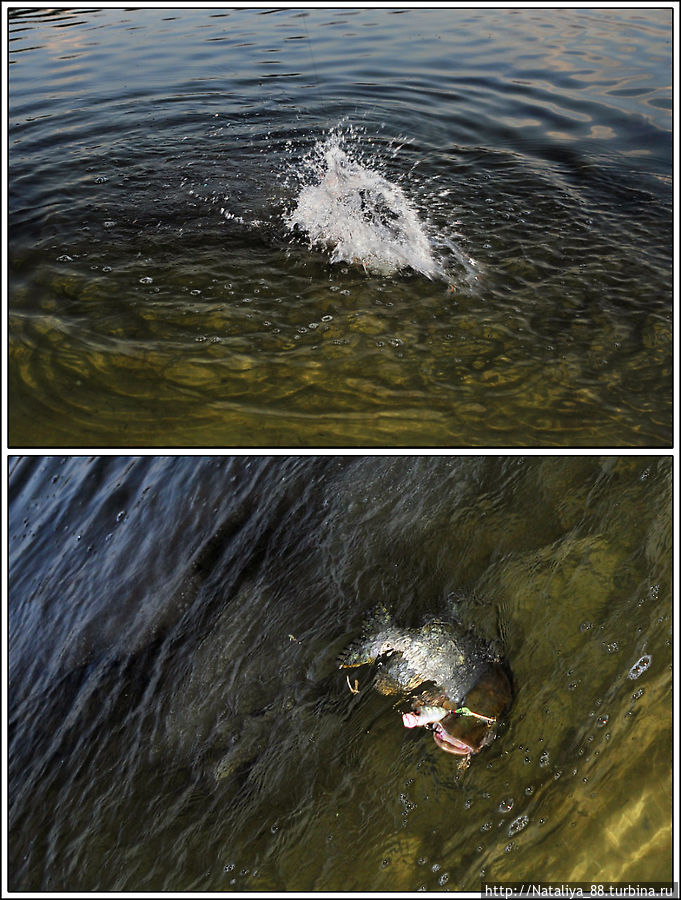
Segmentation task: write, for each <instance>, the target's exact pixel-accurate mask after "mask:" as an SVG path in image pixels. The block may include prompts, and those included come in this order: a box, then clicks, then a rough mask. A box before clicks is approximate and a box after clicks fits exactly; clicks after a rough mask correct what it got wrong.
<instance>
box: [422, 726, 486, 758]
mask: <svg viewBox="0 0 681 900" xmlns="http://www.w3.org/2000/svg"><path fill="white" fill-rule="evenodd" d="M433 738H434V740H435V743H436V744H437V745H438V747H439V748H440V750H444V751H445V753H453V754H454V755H455V756H470V755H471V753H477V752H478V751H477V750H476V748H475V747H472V746H471V745H470V744H468V743H467V742H466V741H462V740H460V739H459V738H457V737H455V736H454V735H453V734H449V733H448V732H447V731H445V729H444V728H443V727H442V725H440V723H439V722H437V723H436V724H435V725H434V726H433Z"/></svg>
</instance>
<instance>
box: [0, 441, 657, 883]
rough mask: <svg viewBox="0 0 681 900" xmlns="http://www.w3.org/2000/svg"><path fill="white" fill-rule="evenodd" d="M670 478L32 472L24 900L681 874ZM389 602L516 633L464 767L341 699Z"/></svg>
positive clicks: (18, 587) (12, 879) (416, 471)
mask: <svg viewBox="0 0 681 900" xmlns="http://www.w3.org/2000/svg"><path fill="white" fill-rule="evenodd" d="M671 468H672V467H671V464H670V461H669V460H668V459H664V458H650V459H644V458H638V457H625V458H622V459H616V458H597V457H583V458H564V457H558V458H556V457H545V458H544V457H532V458H530V459H522V458H519V459H513V458H503V457H493V458H487V459H486V458H475V457H465V458H455V457H440V458H438V457H421V458H419V457H395V458H391V457H377V458H372V457H367V458H361V457H305V458H295V457H294V458H287V457H281V458H267V457H264V458H262V457H261V458H252V459H250V458H247V457H239V458H234V459H227V458H201V457H199V458H193V457H174V458H162V457H160V458H155V457H143V458H127V457H123V458H116V457H105V458H102V459H96V458H85V457H83V458H78V457H75V458H74V457H71V458H65V459H59V458H52V457H48V458H42V459H41V458H37V457H33V458H31V457H29V458H20V459H14V460H12V461H11V471H10V485H9V486H10V494H9V500H10V533H9V552H10V576H11V577H10V615H9V628H10V632H9V633H10V656H9V782H8V786H9V797H8V799H9V845H8V846H9V850H8V862H9V885H10V888H12V889H14V890H23V891H36V890H51V891H56V892H63V891H64V890H99V891H108V890H117V891H121V890H126V891H132V892H139V891H144V890H213V891H221V890H227V891H234V890H253V891H264V890H277V891H284V890H287V891H312V890H324V891H339V890H346V891H381V890H403V891H416V890H417V889H419V888H425V889H428V890H442V889H452V890H464V889H466V890H479V889H480V880H481V879H482V878H488V879H501V880H511V881H514V880H522V879H535V880H540V879H547V880H552V881H575V880H578V881H582V880H584V881H598V882H600V881H605V880H615V881H618V880H619V881H623V880H633V881H639V882H643V881H652V880H659V879H671V877H672V872H671V866H672V839H671V833H672V783H671V782H672V655H673V654H672V649H673V648H672V637H671V626H672V585H671V577H672V575H671V567H672V516H671V512H672V510H671V476H672V472H671ZM377 603H382V604H384V605H385V606H386V607H388V608H389V609H390V610H391V611H392V613H393V614H394V616H395V617H396V618H397V619H398V620H399V621H401V622H402V623H404V624H414V623H416V622H417V621H418V620H419V619H420V618H421V617H422V616H423V615H426V614H433V613H435V614H439V615H448V616H456V617H458V618H459V619H461V620H462V621H464V622H466V623H468V624H471V625H472V626H473V627H474V628H475V629H476V631H477V632H478V633H479V634H480V635H481V636H483V637H492V636H494V635H496V634H497V632H498V630H499V629H500V630H501V632H502V634H503V636H504V639H505V653H506V657H507V660H508V662H509V665H510V667H511V669H512V672H513V676H514V681H515V689H516V693H515V700H514V703H513V706H512V707H511V710H510V712H509V713H508V716H507V721H506V723H505V725H504V727H503V728H502V730H501V732H500V735H499V737H498V738H497V740H496V741H495V742H494V744H493V745H492V746H491V747H489V748H488V749H487V750H485V751H484V752H483V753H482V754H481V755H480V756H478V757H477V758H475V759H474V760H473V761H472V763H471V765H470V767H469V768H468V769H467V770H465V771H459V769H458V768H457V765H456V760H455V759H454V757H452V756H450V755H449V754H445V753H443V752H442V751H440V750H439V749H438V748H437V747H436V745H435V744H434V742H433V740H432V737H431V736H430V735H429V734H428V733H427V732H424V730H423V729H413V730H409V729H405V728H403V726H402V720H401V716H400V713H399V709H396V708H395V707H394V705H393V700H394V698H391V697H384V696H381V695H380V694H378V693H377V692H376V691H374V690H373V688H372V683H373V680H374V677H375V674H376V672H375V670H374V669H372V668H371V667H364V668H361V669H356V670H354V674H355V675H356V676H357V678H358V681H359V693H358V694H352V693H350V691H349V690H348V686H347V684H346V681H345V675H344V673H343V672H341V671H339V669H338V667H337V655H338V653H339V652H340V651H341V649H342V648H343V647H344V646H345V645H346V644H347V643H348V642H349V641H350V640H352V639H353V638H355V637H356V636H357V635H358V634H359V633H360V630H361V623H362V620H363V619H364V617H365V616H366V615H367V613H368V612H369V611H370V610H371V609H373V608H374V607H375V605H376V604H377ZM416 732H419V733H416Z"/></svg>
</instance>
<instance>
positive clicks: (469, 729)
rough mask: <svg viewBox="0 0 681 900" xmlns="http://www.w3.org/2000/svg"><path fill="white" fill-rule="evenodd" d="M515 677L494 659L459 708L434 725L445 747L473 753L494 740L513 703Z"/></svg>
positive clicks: (438, 741) (435, 735)
mask: <svg viewBox="0 0 681 900" xmlns="http://www.w3.org/2000/svg"><path fill="white" fill-rule="evenodd" d="M512 698H513V693H512V688H511V681H510V678H509V676H508V673H507V671H506V669H505V668H504V666H503V665H501V664H500V663H496V662H495V663H490V665H488V666H486V667H485V669H484V670H483V672H482V674H481V676H480V678H479V679H478V681H477V682H476V683H475V684H474V686H473V687H472V688H471V690H470V691H469V692H468V694H467V695H466V697H465V699H464V702H463V703H462V704H461V706H460V707H459V709H460V710H461V709H463V710H465V712H457V711H452V712H450V713H448V714H447V715H446V716H444V717H443V718H442V719H440V720H439V721H438V722H435V723H434V724H433V725H432V729H433V738H434V740H435V743H436V744H437V745H438V747H439V748H440V749H441V750H444V751H445V752H446V753H453V754H454V755H455V756H471V755H472V754H474V753H479V752H480V751H481V750H482V749H483V747H487V746H488V744H491V743H492V741H493V740H494V738H495V736H496V731H497V722H498V720H499V718H500V717H501V716H502V715H503V713H504V712H505V711H506V710H507V709H508V707H509V706H510V705H511V700H512Z"/></svg>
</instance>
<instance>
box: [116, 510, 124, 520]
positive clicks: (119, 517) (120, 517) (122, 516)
mask: <svg viewBox="0 0 681 900" xmlns="http://www.w3.org/2000/svg"><path fill="white" fill-rule="evenodd" d="M124 518H125V510H124V509H122V510H121V511H120V512H119V513H118V515H117V516H116V521H117V522H121V521H122V520H123V519H124Z"/></svg>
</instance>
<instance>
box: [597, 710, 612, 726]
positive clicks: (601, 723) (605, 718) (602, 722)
mask: <svg viewBox="0 0 681 900" xmlns="http://www.w3.org/2000/svg"><path fill="white" fill-rule="evenodd" d="M608 718H609V716H608V715H607V713H606V714H604V715H602V716H599V717H598V718H597V719H596V725H598V727H599V728H603V726H604V725H607V724H608Z"/></svg>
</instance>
